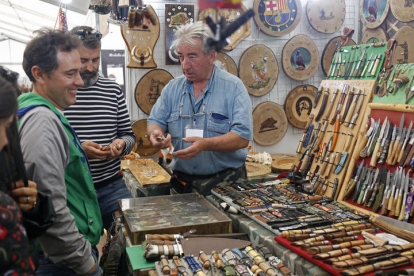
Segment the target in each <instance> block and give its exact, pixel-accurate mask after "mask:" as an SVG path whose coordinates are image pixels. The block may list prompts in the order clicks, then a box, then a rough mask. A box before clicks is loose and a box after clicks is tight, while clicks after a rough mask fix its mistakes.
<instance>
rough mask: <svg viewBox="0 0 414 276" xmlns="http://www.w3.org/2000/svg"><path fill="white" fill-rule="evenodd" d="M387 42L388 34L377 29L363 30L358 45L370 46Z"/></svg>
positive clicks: (381, 29) (379, 28)
mask: <svg viewBox="0 0 414 276" xmlns="http://www.w3.org/2000/svg"><path fill="white" fill-rule="evenodd" d="M387 41H388V34H387V32H386V31H385V30H384V29H383V28H381V27H378V28H376V29H365V31H364V33H363V34H362V36H361V40H360V41H359V44H370V43H377V42H387Z"/></svg>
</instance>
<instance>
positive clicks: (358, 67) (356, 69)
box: [352, 45, 371, 78]
mask: <svg viewBox="0 0 414 276" xmlns="http://www.w3.org/2000/svg"><path fill="white" fill-rule="evenodd" d="M369 47H371V46H370V45H367V46H365V47H364V50H363V51H362V54H361V57H360V58H359V61H358V64H357V66H356V68H355V70H354V71H353V74H352V76H353V77H354V78H355V77H356V76H357V74H358V71H359V69H360V67H361V63H362V60H364V59H366V57H365V56H366V52H367V49H368V48H369Z"/></svg>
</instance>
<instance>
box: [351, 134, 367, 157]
mask: <svg viewBox="0 0 414 276" xmlns="http://www.w3.org/2000/svg"><path fill="white" fill-rule="evenodd" d="M360 140H361V141H360V142H359V143H358V146H357V147H356V150H355V152H354V155H353V156H352V158H354V160H358V159H359V157H360V153H361V151H362V150H363V149H364V148H365V145H366V144H367V141H368V137H365V136H362V137H361V138H360Z"/></svg>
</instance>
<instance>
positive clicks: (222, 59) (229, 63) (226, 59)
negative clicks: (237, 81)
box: [214, 53, 237, 77]
mask: <svg viewBox="0 0 414 276" xmlns="http://www.w3.org/2000/svg"><path fill="white" fill-rule="evenodd" d="M214 64H215V65H216V66H217V67H218V68H220V69H223V70H225V71H227V72H229V73H230V74H233V75H235V76H236V77H237V65H236V63H235V62H234V60H233V59H232V58H231V57H230V56H229V55H228V54H225V53H216V60H215V61H214Z"/></svg>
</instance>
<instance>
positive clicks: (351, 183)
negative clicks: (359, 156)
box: [344, 160, 364, 199]
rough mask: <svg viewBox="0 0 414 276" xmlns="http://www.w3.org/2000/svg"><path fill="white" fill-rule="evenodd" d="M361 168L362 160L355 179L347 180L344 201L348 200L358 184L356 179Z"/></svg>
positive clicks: (362, 165)
mask: <svg viewBox="0 0 414 276" xmlns="http://www.w3.org/2000/svg"><path fill="white" fill-rule="evenodd" d="M363 167H364V160H362V162H361V164H360V165H359V167H358V170H357V172H356V175H355V177H354V178H351V180H349V183H348V186H347V187H346V190H345V194H344V199H348V198H349V197H350V196H351V195H352V192H353V191H354V189H355V186H356V184H357V183H358V178H359V176H360V175H361V172H362V168H363Z"/></svg>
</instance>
